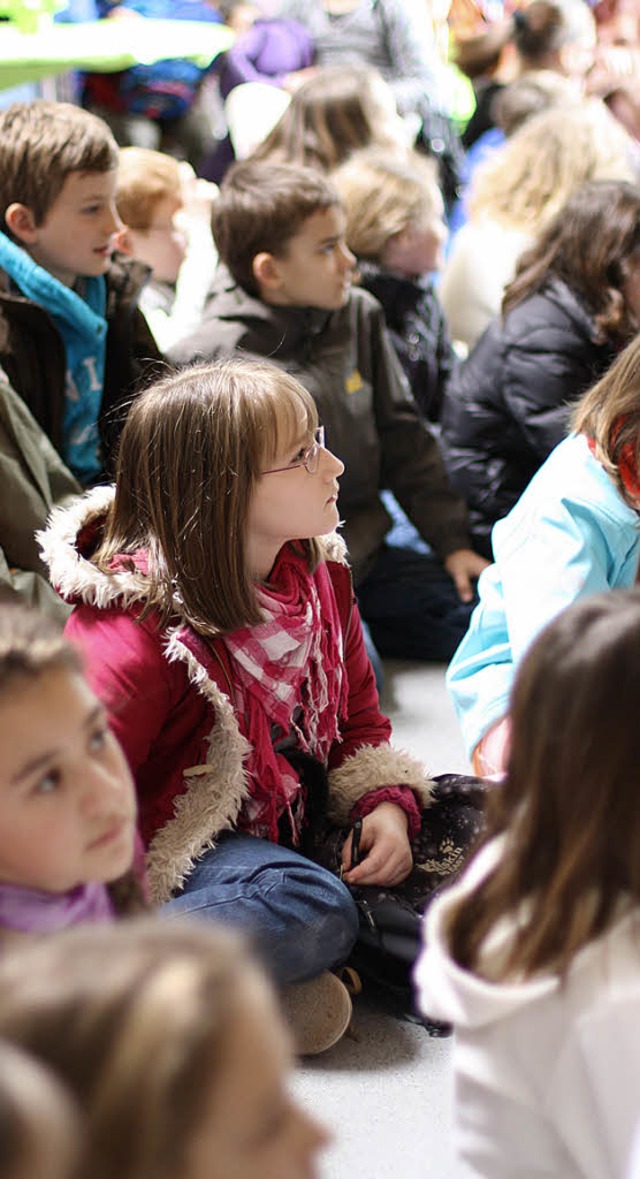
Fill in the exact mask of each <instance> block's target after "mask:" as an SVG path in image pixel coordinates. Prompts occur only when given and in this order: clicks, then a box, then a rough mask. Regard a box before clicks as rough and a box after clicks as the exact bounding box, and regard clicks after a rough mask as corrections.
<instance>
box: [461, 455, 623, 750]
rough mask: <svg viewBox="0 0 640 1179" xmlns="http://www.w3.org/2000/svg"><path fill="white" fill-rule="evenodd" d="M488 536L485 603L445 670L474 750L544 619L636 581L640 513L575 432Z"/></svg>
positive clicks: (500, 709) (504, 702)
mask: <svg viewBox="0 0 640 1179" xmlns="http://www.w3.org/2000/svg"><path fill="white" fill-rule="evenodd" d="M491 539H492V544H493V552H494V558H495V564H493V565H490V566H489V567H488V569H485V571H484V572H483V573H482V575H481V577H480V581H479V585H478V591H479V596H480V601H479V604H478V606H477V607H476V609H475V610H474V612H473V614H472V616H471V622H470V624H469V630H468V631H467V633H466V635H465V637H464V638H463V640H462V642H461V644H460V646H459V647H458V650H457V651H456V653H455V655H454V657H453V659H452V661H451V664H450V665H449V669H448V671H447V685H448V688H449V691H450V693H451V696H452V698H453V703H454V706H455V709H456V713H457V716H458V720H459V722H460V726H461V728H462V733H463V737H464V741H465V745H466V748H467V751H468V753H469V754H471V753H472V751H473V749H474V748H475V746H476V745H477V744H478V741H479V740H480V738H481V737H482V736H483V735H484V734H485V733H486V732H487V730H488V729H489V728H491V726H492V725H493V724H494V723H495V722H496V721H498V720H500V718H501V717H503V716H504V715H505V714H506V712H507V711H508V707H509V694H510V692H511V685H512V682H513V678H514V674H515V669H516V667H517V665H518V663H519V661H520V659H521V658H522V655H523V654H524V652H525V651H526V649H527V648H528V647H529V645H530V643H531V642H532V640H533V639H534V638H535V636H536V635H537V634H538V632H539V631H540V630H542V628H543V627H544V626H545V624H546V623H547V622H549V621H550V619H552V618H554V617H555V616H556V615H557V614H559V613H560V611H561V610H562V609H564V607H565V606H568V605H569V604H570V603H571V602H574V601H576V600H577V599H578V598H580V597H584V596H585V595H587V594H596V593H601V592H602V591H603V590H607V589H625V588H628V587H629V586H631V585H633V584H634V582H635V580H636V574H637V572H638V560H639V557H640V515H639V514H638V512H636V511H634V510H633V509H632V508H630V507H629V506H628V505H627V504H626V503H625V502H624V500H623V499H622V498H621V496H620V495H619V493H618V491H617V489H616V487H615V485H614V483H613V482H612V480H611V479H610V478H609V476H608V475H607V473H606V472H605V470H604V468H603V467H602V465H601V464H600V463H599V462H598V461H597V459H596V458H594V456H593V455H592V454H591V451H590V450H589V447H588V445H587V441H586V439H585V437H584V436H583V435H575V434H573V435H571V436H570V437H569V438H566V439H565V440H564V441H563V442H561V443H560V444H559V445H558V446H557V447H556V448H555V450H553V451H552V453H551V454H550V456H549V458H548V459H547V460H546V462H545V463H544V464H543V466H542V467H541V468H540V470H539V471H538V472H537V474H536V475H535V476H534V478H533V479H532V481H531V483H530V484H529V486H528V487H527V489H526V491H525V492H524V493H523V495H522V496H521V498H520V499H519V501H518V503H517V504H516V505H515V507H514V508H513V509H512V510H511V511H510V512H509V515H508V516H506V517H505V518H504V520H500V521H499V522H498V523H497V524H496V525H495V526H494V528H493V531H492V534H491Z"/></svg>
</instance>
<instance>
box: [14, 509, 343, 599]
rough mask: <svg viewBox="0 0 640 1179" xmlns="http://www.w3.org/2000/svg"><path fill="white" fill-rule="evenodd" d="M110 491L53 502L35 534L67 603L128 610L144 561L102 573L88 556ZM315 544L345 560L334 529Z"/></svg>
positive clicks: (140, 585)
mask: <svg viewBox="0 0 640 1179" xmlns="http://www.w3.org/2000/svg"><path fill="white" fill-rule="evenodd" d="M114 496H115V487H114V486H108V487H94V488H92V489H91V490H90V491H87V492H86V493H85V494H84V495H83V496H81V497H80V498H79V499H78V500H76V501H75V503H74V504H72V506H71V507H66V508H65V507H62V508H54V510H53V512H52V513H51V515H50V517H49V520H48V522H47V527H46V528H45V529H43V531H42V532H39V533H38V534H37V539H38V541H39V544H40V551H41V553H42V559H43V561H44V562H45V564H46V565H47V566H48V568H49V578H50V580H51V582H52V584H53V586H54V587H55V589H56V590H57V591H58V593H59V594H60V596H61V597H62V598H64V600H65V602H68V603H69V604H70V605H72V606H77V605H79V604H80V603H84V604H85V605H90V606H96V607H97V608H98V609H100V610H104V609H106V608H107V607H109V606H116V605H118V606H120V607H121V608H122V609H123V610H128V609H130V608H131V607H132V606H135V605H143V604H144V603H145V602H146V600H147V597H148V580H147V578H146V576H145V569H144V561H141V560H137V561H136V565H137V568H136V569H135V570H133V569H130V568H127V569H117V570H114V571H113V572H112V573H110V574H108V575H107V574H105V573H103V571H102V570H101V569H98V568H97V566H95V565H94V564H92V562H91V559H90V554H91V552H92V551H93V550H94V548H95V544H96V541H97V540H98V538H99V537H100V535H101V533H102V530H103V527H104V523H105V520H106V516H107V513H108V511H109V509H110V508H111V505H112V503H113V500H114ZM318 544H319V546H320V552H321V556H322V559H323V560H326V561H338V562H340V563H341V564H346V563H347V547H346V545H345V542H344V540H343V539H342V537H341V536H340V535H339V534H338V533H337V532H333V533H331V534H330V535H328V536H322V537H319V538H318ZM174 606H175V615H176V618H180V617H181V615H182V607H181V603H180V598H179V597H178V596H177V595H176V597H175V599H174Z"/></svg>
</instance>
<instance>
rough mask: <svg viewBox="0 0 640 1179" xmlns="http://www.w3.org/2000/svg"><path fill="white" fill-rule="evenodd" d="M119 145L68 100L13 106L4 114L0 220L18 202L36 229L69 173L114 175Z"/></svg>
mask: <svg viewBox="0 0 640 1179" xmlns="http://www.w3.org/2000/svg"><path fill="white" fill-rule="evenodd" d="M117 166H118V146H117V144H116V141H115V139H114V138H113V135H112V134H111V131H110V130H109V128H108V126H107V124H106V123H105V122H104V121H103V120H102V119H99V118H98V117H97V115H92V114H90V113H89V111H85V110H82V109H81V108H80V107H77V106H73V105H72V104H71V103H70V102H45V101H44V100H36V101H34V102H14V103H12V104H11V106H8V107H7V108H6V110H3V111H0V217H1V218H2V222H1V227H2V229H3V230H4V232H5V233H7V234H10V231H9V230H8V227H7V225H6V223H5V220H4V216H5V213H6V211H7V209H8V207H9V205H11V204H13V203H14V202H18V203H19V204H22V205H26V206H27V208H28V209H30V210H31V212H32V213H33V217H34V220H35V223H36V225H41V224H42V222H43V221H44V220H45V218H46V216H47V213H48V212H49V209H50V208H51V206H52V204H53V202H54V201H55V200H56V198H57V197H58V196H59V195H60V192H61V191H62V187H63V185H64V182H65V180H66V179H67V177H68V176H69V175H70V173H71V172H110V171H112V170H113V169H115V168H117Z"/></svg>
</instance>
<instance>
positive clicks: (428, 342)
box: [358, 262, 454, 422]
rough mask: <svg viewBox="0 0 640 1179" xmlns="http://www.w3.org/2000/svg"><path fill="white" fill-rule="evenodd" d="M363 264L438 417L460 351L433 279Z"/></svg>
mask: <svg viewBox="0 0 640 1179" xmlns="http://www.w3.org/2000/svg"><path fill="white" fill-rule="evenodd" d="M358 269H359V271H360V282H361V284H362V286H363V287H364V289H365V290H366V291H369V292H370V294H372V295H373V296H374V298H375V299H377V300H378V301H379V302H380V303H381V304H382V306H383V308H384V317H385V320H386V324H387V329H388V331H389V335H390V336H391V340H392V342H393V346H394V348H395V350H396V353H397V356H398V359H399V361H400V363H401V365H402V367H403V369H404V372H405V376H406V378H407V380H408V382H409V385H410V387H411V392H412V393H413V396H414V397H415V399H416V402H417V404H418V408H419V409H420V412H421V413H422V414H423V416H424V417H425V418H427V420H428V421H430V422H437V421H438V420H439V418H440V411H441V408H442V399H443V397H444V391H445V389H446V386H447V383H448V381H449V379H450V377H451V373H452V371H453V362H454V355H453V348H452V345H451V340H450V339H449V331H448V328H447V323H446V320H445V317H444V311H443V310H442V306H441V303H440V300H439V298H438V295H437V292H436V291H435V289H434V286H433V283H432V282H431V280H430V279H428V278H424V279H420V278H415V279H414V278H405V277H403V276H402V275H399V274H393V273H391V271H388V270H383V269H382V268H381V267H380V266H376V265H374V264H373V263H372V262H358Z"/></svg>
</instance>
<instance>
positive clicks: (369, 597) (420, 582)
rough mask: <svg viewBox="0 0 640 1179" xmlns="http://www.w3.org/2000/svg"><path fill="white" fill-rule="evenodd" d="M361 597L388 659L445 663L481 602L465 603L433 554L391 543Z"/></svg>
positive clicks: (366, 580) (366, 617)
mask: <svg viewBox="0 0 640 1179" xmlns="http://www.w3.org/2000/svg"><path fill="white" fill-rule="evenodd" d="M356 596H357V598H358V606H359V607H360V613H361V614H362V617H363V619H364V621H365V622H366V623H367V625H368V627H369V630H370V631H371V637H372V638H373V641H374V643H375V645H376V648H377V649H378V651H379V653H380V655H381V656H382V658H383V659H424V660H430V659H433V660H438V661H442V662H445V663H448V662H449V660H450V659H451V657H452V656H453V653H454V651H455V650H456V647H457V646H458V644H459V642H460V640H461V639H462V638H463V636H464V635H465V634H466V632H467V627H468V626H469V618H470V616H471V611H472V610H473V608H474V606H475V605H476V603H477V600H478V599H477V597H475V598H474V600H473V602H471V603H465V602H461V601H460V598H459V597H458V592H457V590H456V587H455V585H454V583H453V581H452V579H451V577H450V576H449V574H448V573H447V571H446V569H445V568H444V566H443V564H442V562H441V561H439V560H438V558H437V557H436V556H435V555H434V554H433V553H431V552H417V551H415V550H414V549H411V548H398V547H396V546H395V545H387V544H385V545H383V546H382V548H381V550H380V553H379V554H378V557H377V559H376V563H375V565H374V567H373V569H372V570H371V572H370V573H368V574H367V576H366V577H365V578H364V580H363V581H361V582H360V583H359V584H358V586H357V587H356Z"/></svg>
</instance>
